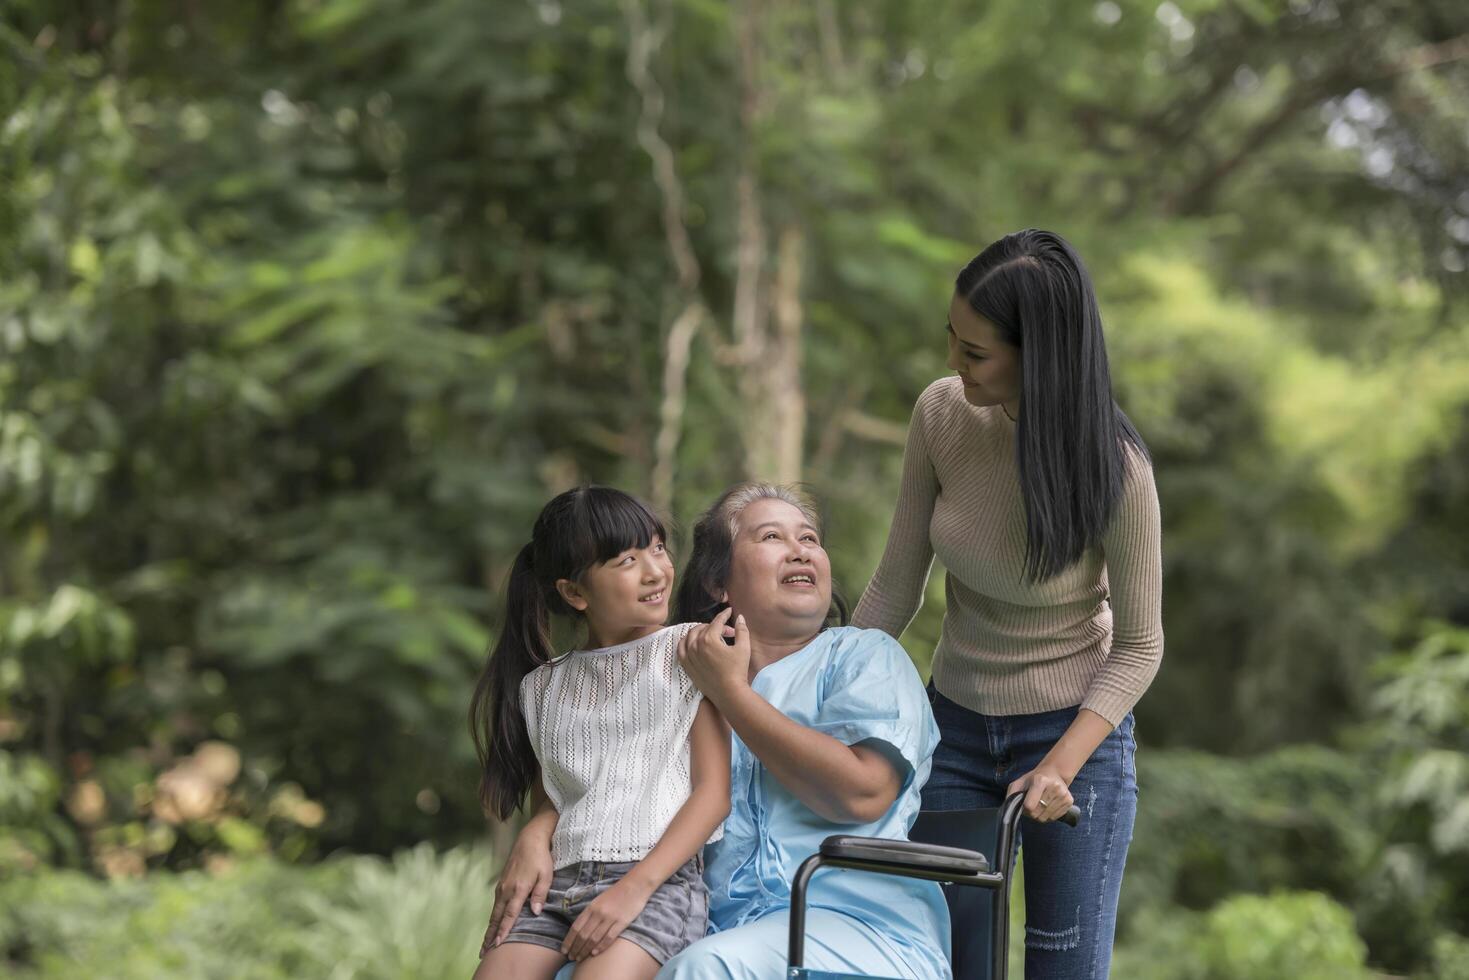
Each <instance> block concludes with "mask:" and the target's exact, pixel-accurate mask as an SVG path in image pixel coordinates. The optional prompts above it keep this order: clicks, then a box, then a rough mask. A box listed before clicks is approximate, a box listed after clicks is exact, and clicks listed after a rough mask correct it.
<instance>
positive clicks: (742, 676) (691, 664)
mask: <svg viewBox="0 0 1469 980" xmlns="http://www.w3.org/2000/svg"><path fill="white" fill-rule="evenodd" d="M733 612H734V610H733V609H730V608H725V609H724V610H723V611H721V612H720V613H719V615H717V616H715V617H714V619H713V620H712V621H711V622H709V623H707V624H700V625H698V626H695V627H694V628H693V629H691V630H689V631H688V632H687V633H685V634H684V635H683V639H681V640H679V643H678V661H679V663H681V664H683V669H684V671H685V672H686V673H687V674H688V675H689V678H690V679H691V680H693V682H694V686H695V687H697V688H698V689H699V691H700V692H701V693H702V694H703V695H704V696H705V697H706V698H708V699H709V700H711V701H713V702H714V704H715V706H716V707H717V706H718V705H719V703H720V701H721V700H722V699H723V696H724V695H725V694H727V693H729V692H730V691H733V690H736V689H738V688H740V687H749V686H750V631H749V629H748V628H747V627H746V626H745V617H743V616H740V617H737V618H736V619H735V621H734V624H733V625H731V624H730V621H729V618H730V615H731V614H732V613H733ZM727 636H728V637H732V638H733V639H734V645H733V646H730V645H729V644H728V643H725V642H724V640H725V637H727Z"/></svg>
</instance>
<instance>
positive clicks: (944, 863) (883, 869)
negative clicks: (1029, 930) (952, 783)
mask: <svg viewBox="0 0 1469 980" xmlns="http://www.w3.org/2000/svg"><path fill="white" fill-rule="evenodd" d="M1024 803H1025V796H1024V794H1023V793H1016V794H1015V795H1013V796H1010V797H1008V798H1007V799H1006V800H1005V801H1004V803H1002V804H1001V805H1000V808H999V810H998V811H995V810H956V811H947V812H936V811H927V812H924V813H920V814H919V816H918V820H917V821H916V822H915V823H914V825H913V831H912V832H911V833H910V837H913V838H915V839H914V840H889V839H886V838H881V837H850V836H845V835H834V836H832V837H828V838H827V839H826V840H824V841H822V843H821V849H820V850H819V851H817V853H815V854H813V855H811V856H810V857H808V858H807V859H806V860H805V861H803V862H801V866H800V867H799V868H798V869H797V870H796V876H795V879H794V880H793V881H792V882H791V919H790V939H789V944H788V949H787V970H786V976H787V978H788V980H816V978H817V977H818V976H822V977H833V976H836V975H834V974H816V973H813V972H809V971H807V970H806V969H805V968H804V966H803V963H804V961H805V945H806V893H807V889H808V888H809V886H810V883H811V878H812V876H813V875H815V874H816V872H817V871H819V870H820V869H822V868H845V869H848V870H853V871H867V872H872V873H875V874H889V875H898V876H901V877H905V878H921V879H925V880H928V881H937V882H941V883H943V884H946V885H951V886H956V887H959V888H965V889H968V888H980V889H985V890H987V891H989V892H990V893H991V894H992V896H993V898H992V900H991V901H990V903H989V905H990V910H989V920H990V921H989V923H988V927H989V932H988V939H989V942H988V944H987V945H988V951H987V953H988V955H983V954H981V955H980V956H978V957H974V956H971V957H970V960H971V961H970V962H960V959H961V956H962V951H961V949H960V948H959V947H958V946H957V944H956V948H955V956H954V960H955V962H954V967H955V973H954V976H955V980H981V978H983V980H1005V977H1006V975H1007V973H1008V970H1009V959H1008V954H1009V949H1008V947H1009V934H1010V881H1011V879H1012V877H1013V875H1014V870H1015V851H1016V844H1017V843H1018V840H1019V835H1020V818H1021V816H1022V815H1023V814H1024V812H1025V810H1024ZM1080 819H1081V810H1080V809H1079V808H1078V807H1075V806H1073V807H1071V808H1070V810H1069V811H1068V812H1067V813H1066V814H1065V815H1064V816H1062V817H1061V818H1060V822H1062V823H1066V824H1068V825H1069V826H1072V827H1075V826H1076V825H1077V822H1078V821H1079V820H1080ZM991 820H993V821H995V823H996V824H997V830H998V833H997V838H996V839H995V842H994V847H993V852H994V855H995V857H994V861H993V864H992V862H991V860H990V858H989V857H987V856H986V855H985V854H984V853H982V852H980V851H978V850H972V849H969V848H963V847H953V846H950V844H951V843H953V842H955V841H964V842H969V841H972V840H973V839H974V838H975V837H976V836H977V835H979V834H980V833H983V830H982V829H980V828H983V827H984V826H985V825H986V823H987V821H991ZM942 841H947V842H949V843H941V842H942ZM945 898H946V899H947V900H948V904H949V907H950V909H951V912H953V911H956V906H960V907H962V905H963V904H964V903H963V901H962V899H959V898H958V896H957V895H956V893H955V892H954V891H953V890H951V889H945ZM951 920H952V921H953V926H954V929H955V932H956V934H957V930H958V928H959V926H960V923H959V922H958V921H957V920H955V919H954V917H953V916H952V914H951ZM976 959H977V960H978V962H974V960H976ZM961 969H962V970H963V972H962V973H961V972H960V971H961ZM843 976H849V975H843Z"/></svg>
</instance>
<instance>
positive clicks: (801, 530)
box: [726, 498, 831, 637]
mask: <svg viewBox="0 0 1469 980" xmlns="http://www.w3.org/2000/svg"><path fill="white" fill-rule="evenodd" d="M726 591H727V594H728V601H729V604H730V605H731V606H733V607H734V608H735V611H736V612H737V613H739V614H741V615H743V616H744V617H745V621H746V623H748V624H749V627H750V629H751V631H752V632H754V633H756V634H759V635H765V636H771V637H788V636H797V635H799V636H814V635H815V634H816V633H817V632H818V631H820V629H821V626H822V624H823V623H824V622H825V621H826V615H827V611H828V610H829V609H830V607H831V560H830V559H829V558H827V555H826V549H824V548H823V547H822V546H821V536H820V534H819V532H818V531H817V530H816V528H815V527H814V526H813V525H812V523H811V522H810V521H809V520H808V519H807V517H806V515H805V514H804V513H802V512H801V509H800V508H799V507H795V506H793V505H791V504H788V503H786V502H785V501H784V500H775V499H770V498H767V499H763V500H757V501H755V502H754V503H752V504H750V505H749V506H748V507H746V508H745V509H744V510H743V511H742V512H741V513H740V515H739V517H738V518H737V519H736V521H735V534H734V548H733V552H732V555H731V560H730V569H729V583H728V585H727V586H726Z"/></svg>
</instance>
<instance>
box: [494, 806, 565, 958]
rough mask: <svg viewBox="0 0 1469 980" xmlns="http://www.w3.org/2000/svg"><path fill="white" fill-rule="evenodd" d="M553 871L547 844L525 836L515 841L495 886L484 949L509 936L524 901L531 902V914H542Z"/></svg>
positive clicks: (546, 841)
mask: <svg viewBox="0 0 1469 980" xmlns="http://www.w3.org/2000/svg"><path fill="white" fill-rule="evenodd" d="M555 871H556V869H555V868H553V867H551V847H550V842H549V841H548V840H546V839H545V838H543V837H541V836H539V835H537V834H533V833H526V832H522V833H521V834H520V836H519V837H517V838H515V845H514V846H513V847H512V848H511V849H510V857H509V858H507V859H506V860H505V868H504V870H503V871H501V872H500V880H499V881H498V882H497V883H496V884H495V907H494V909H493V911H491V913H490V928H489V931H488V935H487V940H488V941H487V942H486V947H487V948H488V947H490V946H498V945H500V943H502V942H504V941H505V937H506V936H508V935H510V929H511V927H512V926H514V925H515V920H516V919H517V918H519V917H520V910H521V909H522V908H524V907H525V903H526V900H527V899H529V900H530V910H531V914H533V915H540V914H541V908H542V906H543V905H544V904H545V902H546V893H547V892H549V891H550V890H551V877H552V875H554V874H555Z"/></svg>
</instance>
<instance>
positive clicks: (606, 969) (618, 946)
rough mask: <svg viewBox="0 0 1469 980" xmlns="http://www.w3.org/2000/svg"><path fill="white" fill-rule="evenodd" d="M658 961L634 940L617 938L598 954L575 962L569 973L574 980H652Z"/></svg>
mask: <svg viewBox="0 0 1469 980" xmlns="http://www.w3.org/2000/svg"><path fill="white" fill-rule="evenodd" d="M657 972H658V961H657V960H655V959H653V957H651V956H649V955H648V952H647V950H645V949H643V948H642V947H641V946H639V945H638V944H637V943H635V942H631V941H630V940H627V939H618V940H617V941H616V942H614V943H613V944H612V945H611V946H608V947H607V948H606V949H605V950H604V951H603V952H602V953H601V955H599V956H593V957H590V958H588V959H585V960H582V961H581V962H580V963H578V964H576V966H575V968H574V969H573V970H572V973H571V975H572V976H573V977H575V978H576V980H623V978H626V980H653V974H655V973H657Z"/></svg>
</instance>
